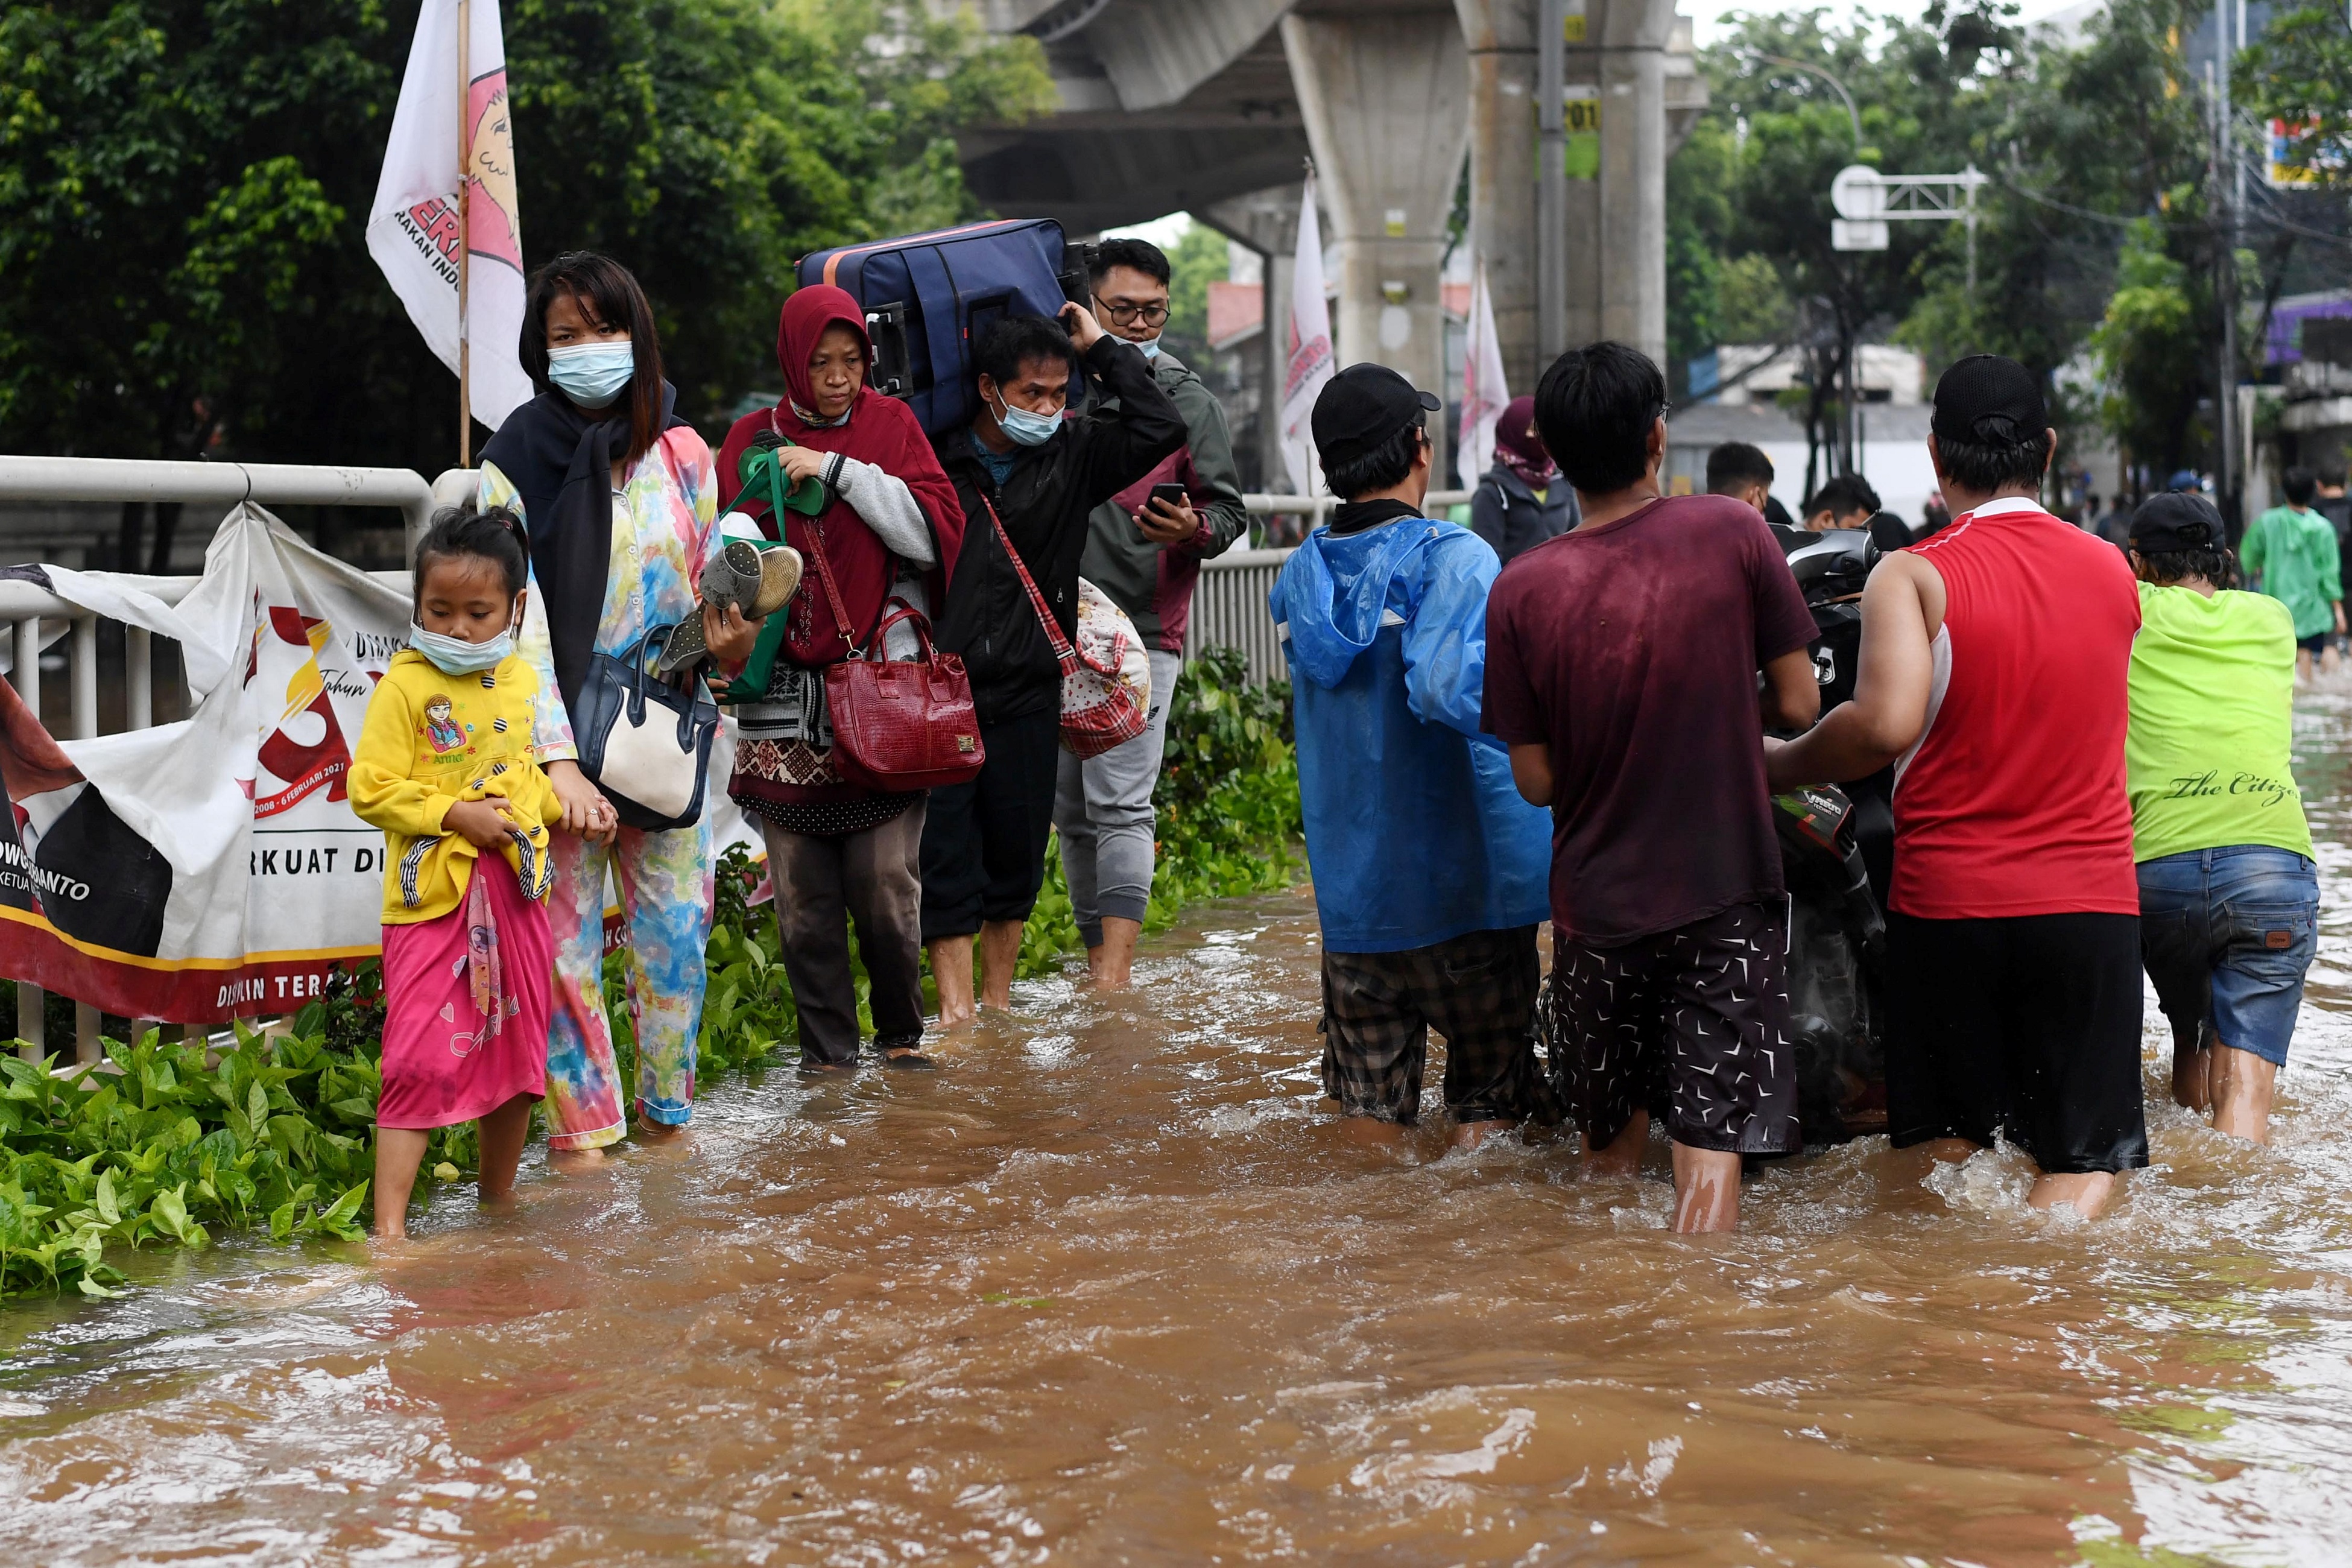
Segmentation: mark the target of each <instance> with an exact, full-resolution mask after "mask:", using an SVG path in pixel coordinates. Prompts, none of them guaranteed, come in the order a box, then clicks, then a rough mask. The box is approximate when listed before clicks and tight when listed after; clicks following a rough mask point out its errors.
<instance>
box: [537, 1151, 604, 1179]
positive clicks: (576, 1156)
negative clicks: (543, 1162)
mask: <svg viewBox="0 0 2352 1568" xmlns="http://www.w3.org/2000/svg"><path fill="white" fill-rule="evenodd" d="M604 1159H605V1155H604V1150H603V1149H601V1148H597V1149H550V1150H549V1151H548V1152H547V1168H548V1169H549V1170H551V1171H553V1172H555V1173H558V1174H559V1175H578V1174H580V1173H583V1172H587V1171H593V1170H594V1169H595V1168H596V1167H597V1166H599V1165H602V1164H603V1163H604Z"/></svg>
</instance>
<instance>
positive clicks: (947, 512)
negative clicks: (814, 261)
mask: <svg viewBox="0 0 2352 1568" xmlns="http://www.w3.org/2000/svg"><path fill="white" fill-rule="evenodd" d="M836 323H837V324H839V325H841V326H845V327H847V328H848V329H849V330H850V331H854V332H856V334H857V341H858V342H859V343H860V344H861V345H863V347H864V349H865V353H866V370H867V372H868V373H869V374H870V373H871V372H872V370H873V366H874V344H873V341H872V340H871V339H870V338H868V337H867V336H866V312H865V310H864V309H863V308H862V307H860V306H859V304H858V303H857V300H856V298H855V297H853V296H852V295H851V294H850V292H849V290H847V289H836V288H835V287H833V286H832V285H830V284H813V285H811V286H810V287H808V288H805V289H801V290H800V291H799V292H797V293H795V294H794V295H793V297H792V298H791V299H789V300H785V301H784V309H783V314H782V318H781V320H780V321H778V323H777V327H776V363H777V366H778V368H780V369H781V370H782V372H783V373H784V388H785V398H784V401H783V402H782V403H781V404H779V405H776V406H775V407H773V408H771V409H768V410H766V411H764V412H762V413H758V414H752V415H750V416H746V417H744V418H742V419H740V420H738V421H736V424H735V428H734V429H732V430H730V431H729V432H728V434H727V444H726V446H725V447H722V448H720V450H719V489H720V490H721V491H722V492H724V493H725V494H728V495H732V494H734V493H735V491H736V490H737V489H740V487H741V485H742V482H743V481H742V479H741V478H740V472H741V469H740V464H741V461H742V456H743V453H744V452H745V451H747V450H748V449H749V448H750V447H751V442H752V439H753V437H756V436H758V435H759V433H760V432H761V431H762V430H773V431H775V432H776V434H778V435H780V436H782V437H784V438H785V439H786V440H788V441H790V442H792V443H793V445H794V446H797V447H814V449H815V450H817V451H820V452H839V453H840V454H841V455H842V456H843V457H845V458H856V460H857V461H859V462H862V463H871V464H873V465H874V466H875V467H876V468H879V469H881V470H882V471H883V472H884V473H886V474H892V475H896V476H897V477H898V479H903V480H905V481H906V485H907V488H908V489H909V490H911V491H913V492H914V496H915V504H916V505H918V506H919V507H921V508H922V510H923V515H924V516H925V517H926V518H928V519H929V521H930V524H931V537H932V538H933V539H934V540H936V541H937V542H938V543H939V553H940V559H939V564H938V566H937V567H935V568H933V569H931V570H929V571H927V572H926V573H925V574H924V580H925V583H926V584H927V585H928V587H929V592H930V602H931V613H932V615H933V616H937V615H938V613H939V609H940V605H941V603H942V602H943V601H944V600H945V598H946V590H947V583H948V579H949V577H950V575H952V574H953V573H954V571H955V562H956V554H957V552H958V551H959V550H961V548H962V545H963V526H964V524H963V508H962V507H961V505H960V504H958V502H957V500H956V494H955V486H954V485H953V484H952V483H950V481H949V479H948V477H947V473H946V471H945V470H943V469H942V468H940V459H939V458H938V456H937V454H935V453H934V452H933V451H932V450H931V443H930V438H929V437H927V436H925V435H924V434H923V427H922V425H921V424H920V423H919V421H918V420H917V419H916V418H915V411H914V410H913V409H911V408H909V407H908V406H907V405H905V404H904V403H901V402H899V401H898V399H897V398H895V397H886V396H884V395H882V394H880V393H878V392H877V391H875V390H874V388H873V387H871V386H870V385H868V386H860V387H859V388H858V389H857V395H856V397H854V398H852V399H851V400H850V405H849V417H848V418H846V419H845V420H843V421H842V422H841V423H839V424H835V425H819V424H812V423H811V422H810V421H811V420H812V419H814V417H815V415H816V392H815V389H814V387H813V386H812V385H811V384H810V383H809V369H808V365H809V356H810V355H811V354H813V353H815V352H816V346H817V342H818V340H819V339H821V338H823V337H824V333H825V329H826V328H828V327H831V326H834V325H835V324H836ZM803 415H805V416H807V417H803ZM741 510H744V511H746V512H749V513H751V515H752V516H754V517H757V518H761V519H764V520H766V521H767V526H768V527H769V528H771V529H773V527H774V526H775V525H774V521H773V520H772V519H770V518H769V517H768V513H769V510H770V508H769V506H768V504H767V502H765V501H760V502H756V503H755V502H752V501H751V500H748V499H747V500H745V501H744V502H743V503H742V507H741ZM783 540H784V542H785V543H787V544H790V545H791V546H792V547H793V549H795V550H797V551H799V552H801V555H802V556H803V559H805V560H806V561H807V563H808V570H807V573H806V574H805V575H804V576H803V581H802V584H801V591H800V592H799V593H797V594H795V595H793V602H792V604H791V605H790V606H789V607H788V608H787V610H786V611H785V614H787V615H788V616H790V617H791V618H790V620H789V621H787V623H786V624H785V627H784V652H785V654H786V655H787V657H789V658H791V659H792V660H793V663H795V664H800V665H807V666H816V665H825V664H832V663H835V662H836V661H837V660H839V659H842V658H846V657H847V656H848V654H849V652H850V651H851V648H852V647H863V646H864V645H865V644H866V641H867V639H868V638H870V637H872V636H873V632H874V627H875V626H876V625H877V623H878V622H879V621H880V620H881V618H882V606H883V601H884V600H885V599H886V598H887V596H888V595H889V592H890V584H891V583H892V581H893V580H894V579H895V578H896V576H897V575H898V568H897V565H896V564H895V563H894V562H893V560H892V558H891V554H890V552H889V551H888V549H887V548H886V547H885V546H884V545H883V543H882V541H881V539H880V537H879V536H878V535H877V534H876V533H875V531H873V530H872V529H870V528H868V527H866V523H865V521H864V520H863V519H862V518H860V517H859V516H858V515H857V513H856V511H855V510H852V509H851V507H850V505H849V503H848V502H847V501H845V500H841V499H840V498H838V497H835V499H834V501H833V504H831V505H830V506H828V507H826V508H825V509H824V510H823V511H821V512H819V513H818V514H817V515H816V516H815V517H814V518H807V517H803V516H802V515H801V514H800V513H798V512H796V511H790V512H787V513H786V514H785V517H784V532H783ZM819 550H822V551H823V552H824V561H825V564H826V566H828V567H829V568H830V569H831V571H832V574H833V581H834V584H835V586H836V587H837V588H839V589H840V590H841V597H842V601H843V607H844V608H845V609H846V610H847V611H848V612H849V620H850V626H849V631H850V636H849V637H846V638H845V637H843V636H842V635H841V628H840V627H839V626H837V625H836V624H835V619H834V615H833V608H832V605H831V602H830V600H829V598H828V596H827V595H826V594H825V591H824V584H823V582H822V581H821V580H820V579H819V577H818V574H817V563H816V552H818V551H819Z"/></svg>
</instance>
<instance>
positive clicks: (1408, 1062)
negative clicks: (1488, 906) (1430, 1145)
mask: <svg viewBox="0 0 2352 1568" xmlns="http://www.w3.org/2000/svg"><path fill="white" fill-rule="evenodd" d="M1537 985H1538V964H1537V959H1536V933H1535V928H1534V927H1533V926H1517V927H1515V928H1513V929H1511V930H1509V931H1472V932H1470V933H1469V934H1468V935H1466V936H1457V937H1455V938H1454V939H1453V940H1452V941H1450V942H1437V943H1434V944H1433V945H1432V946H1429V947H1415V948H1408V949H1406V950H1405V951H1404V952H1326V953H1324V955H1323V1022H1322V1024H1321V1025H1320V1026H1319V1027H1320V1030H1321V1033H1322V1036H1323V1092H1324V1093H1325V1094H1327V1095H1328V1096H1330V1097H1331V1098H1332V1099H1333V1100H1338V1101H1339V1108H1340V1110H1342V1111H1343V1112H1344V1113H1346V1114H1347V1115H1349V1116H1373V1117H1378V1118H1379V1119H1380V1120H1381V1121H1396V1122H1406V1123H1409V1122H1411V1121H1412V1120H1413V1118H1414V1117H1415V1116H1417V1115H1419V1114H1420V1111H1421V1073H1422V1068H1423V1064H1424V1062H1425V1061H1426V1059H1427V1057H1428V1054H1429V1031H1430V1030H1431V1029H1433V1028H1434V1029H1435V1030H1436V1031H1437V1032H1438V1033H1439V1034H1441V1035H1443V1036H1444V1037H1445V1082H1444V1092H1445V1106H1446V1109H1447V1110H1450V1111H1452V1112H1453V1114H1454V1121H1463V1122H1468V1121H1518V1120H1519V1119H1520V1118H1522V1117H1527V1116H1537V1117H1539V1118H1548V1119H1550V1120H1557V1118H1556V1117H1552V1116H1549V1110H1550V1096H1549V1093H1548V1092H1547V1091H1546V1089H1545V1086H1544V1081H1543V1074H1542V1071H1541V1069H1540V1068H1538V1065H1537V1062H1536V1055H1535V1042H1534V1037H1533V1025H1534V1016H1535V1003H1536V990H1537Z"/></svg>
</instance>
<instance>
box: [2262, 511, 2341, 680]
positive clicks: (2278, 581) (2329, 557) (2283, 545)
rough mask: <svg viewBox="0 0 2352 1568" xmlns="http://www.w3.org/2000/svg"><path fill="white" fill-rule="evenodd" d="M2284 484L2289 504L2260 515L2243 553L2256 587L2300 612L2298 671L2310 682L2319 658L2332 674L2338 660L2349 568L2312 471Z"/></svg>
mask: <svg viewBox="0 0 2352 1568" xmlns="http://www.w3.org/2000/svg"><path fill="white" fill-rule="evenodd" d="M2279 488H2280V489H2283V490H2284V491H2285V492H2286V505H2284V506H2274V507H2273V508H2271V509H2270V510H2268V511H2266V512H2264V513H2263V515H2262V516H2260V517H2258V518H2256V519H2254V525H2253V526H2252V528H2249V529H2248V530H2246V537H2245V542H2243V544H2242V545H2241V546H2240V548H2239V552H2238V554H2239V559H2240V560H2242V562H2244V563H2245V567H2246V572H2247V574H2249V575H2250V576H2251V577H2252V579H2253V584H2254V586H2255V587H2257V588H2259V589H2261V590H2262V591H2263V593H2265V594H2268V595H2270V596H2271V597H2272V598H2273V599H2276V600H2278V601H2279V602H2280V603H2281V604H2283V605H2285V606H2286V607H2287V611H2288V613H2289V614H2291V615H2292V616H2294V636H2295V644H2296V647H2297V649H2298V651H2297V652H2296V654H2295V656H2294V672H2295V676H2296V678H2297V679H2302V680H2309V679H2311V661H2312V660H2313V659H2314V658H2318V659H2319V661H2320V668H2323V669H2325V670H2326V671H2327V672H2328V673H2329V674H2331V675H2332V674H2334V673H2335V671H2336V664H2337V662H2338V660H2337V657H2336V650H2335V648H2334V647H2330V646H2329V644H2328V641H2327V639H2328V637H2329V636H2330V634H2333V635H2335V636H2336V637H2342V636H2343V635H2344V574H2343V566H2342V563H2341V560H2340V558H2339V556H2338V553H2337V551H2336V527H2335V525H2334V524H2333V523H2331V522H2329V521H2327V519H2326V518H2325V517H2322V516H2321V515H2320V514H2319V513H2318V512H2317V511H2315V510H2313V509H2312V505H2311V498H2312V496H2313V495H2314V494H2315V493H2316V491H2317V490H2318V488H2319V482H2318V480H2317V479H2315V478H2314V476H2313V474H2312V472H2311V470H2310V469H2309V468H2289V469H2288V470H2287V471H2286V473H2285V475H2284V478H2283V479H2281V480H2280V483H2279Z"/></svg>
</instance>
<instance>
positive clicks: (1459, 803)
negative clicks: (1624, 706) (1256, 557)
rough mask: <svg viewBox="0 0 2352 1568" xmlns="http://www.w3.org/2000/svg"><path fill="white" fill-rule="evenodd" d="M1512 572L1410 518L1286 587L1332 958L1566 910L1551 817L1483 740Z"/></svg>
mask: <svg viewBox="0 0 2352 1568" xmlns="http://www.w3.org/2000/svg"><path fill="white" fill-rule="evenodd" d="M1500 570H1501V563H1499V562H1498V561H1497V560H1496V555H1495V552H1494V550H1493V548H1492V547H1490V546H1489V545H1488V544H1487V543H1486V542H1485V541H1483V540H1481V539H1480V538H1479V537H1478V536H1477V535H1476V534H1475V533H1472V532H1471V531H1469V530H1467V529H1465V528H1461V527H1458V526H1456V525H1455V524H1454V523H1450V522H1436V521H1431V520H1430V519H1428V518H1421V517H1406V518H1400V519H1398V520H1397V521H1394V522H1388V523H1381V524H1378V525H1375V526H1374V527H1371V528H1368V529H1365V530H1363V531H1360V532H1357V533H1349V534H1333V533H1332V532H1331V531H1329V530H1328V529H1318V530H1317V531H1315V532H1314V533H1312V534H1309V535H1308V536H1307V542H1306V543H1304V544H1302V545H1300V546H1299V547H1298V549H1297V551H1296V552H1293V553H1292V555H1291V557H1290V559H1289V560H1288V561H1287V562H1286V563H1284V565H1283V568H1282V575H1281V576H1280V577H1278V578H1277V579H1276V581H1275V584H1274V593H1273V594H1272V595H1271V596H1270V597H1269V599H1268V601H1267V603H1268V606H1269V607H1270V608H1271V609H1272V611H1273V612H1274V621H1275V626H1276V631H1277V633H1278V635H1279V636H1280V637H1282V640H1283V648H1284V652H1285V654H1286V657H1287V658H1288V660H1289V663H1290V679H1291V700H1292V702H1293V704H1294V705H1295V707H1296V710H1297V727H1298V791H1299V795H1300V797H1301V799H1302V801H1303V803H1304V805H1305V807H1306V816H1307V861H1308V863H1309V865H1310V866H1311V867H1312V868H1313V869H1314V874H1315V906H1316V910H1317V912H1318V914H1319V915H1320V916H1321V917H1322V921H1323V945H1324V947H1325V948H1326V949H1328V950H1329V951H1330V952H1403V951H1405V950H1406V949H1409V948H1416V947H1428V946H1430V945H1432V944H1433V943H1436V942H1446V941H1450V940H1451V939H1453V938H1454V937H1457V936H1462V935H1465V934H1466V933H1468V932H1470V931H1504V930H1508V929H1510V928H1512V927H1515V926H1527V925H1534V924H1535V923H1536V922H1537V921H1541V920H1544V919H1545V918H1547V917H1548V916H1549V912H1550V907H1549V895H1548V892H1547V884H1548V881H1549V875H1550V869H1551V817H1550V815H1549V813H1548V812H1545V811H1544V810H1542V809H1541V808H1539V807H1537V806H1532V805H1528V803H1527V802H1526V801H1524V800H1522V799H1520V798H1519V793H1518V791H1517V788H1515V787H1514V786H1513V785H1512V784H1511V765H1510V758H1509V755H1508V753H1507V752H1505V751H1504V749H1503V747H1502V746H1501V744H1500V743H1499V742H1496V739H1495V738H1494V737H1493V736H1492V735H1486V734H1482V733H1481V732H1480V731H1479V729H1478V711H1479V705H1480V701H1481V697H1482V692H1483V689H1484V685H1485V681H1486V590H1487V589H1488V588H1489V587H1491V586H1493V584H1494V581H1495V574H1496V573H1497V572H1498V571H1500Z"/></svg>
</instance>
